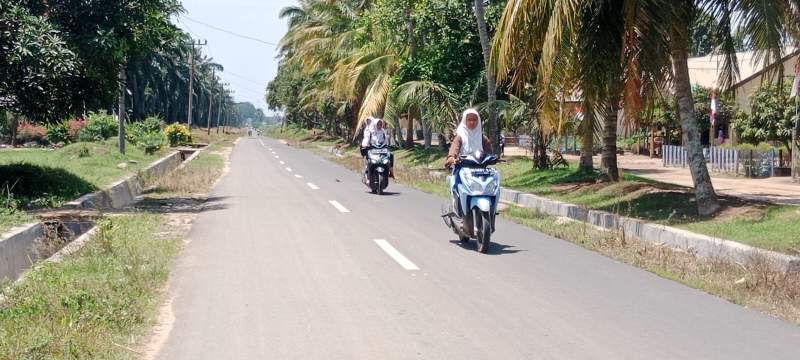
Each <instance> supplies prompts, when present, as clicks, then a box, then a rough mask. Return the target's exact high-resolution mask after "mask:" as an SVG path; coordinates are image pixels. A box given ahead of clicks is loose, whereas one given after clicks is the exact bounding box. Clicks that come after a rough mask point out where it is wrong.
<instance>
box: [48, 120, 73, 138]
mask: <svg viewBox="0 0 800 360" xmlns="http://www.w3.org/2000/svg"><path fill="white" fill-rule="evenodd" d="M47 141H48V142H49V143H51V144H66V143H69V142H70V138H69V124H68V123H67V122H66V121H62V122H60V123H55V124H50V125H47Z"/></svg>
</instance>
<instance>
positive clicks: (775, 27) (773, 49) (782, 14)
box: [666, 0, 800, 216]
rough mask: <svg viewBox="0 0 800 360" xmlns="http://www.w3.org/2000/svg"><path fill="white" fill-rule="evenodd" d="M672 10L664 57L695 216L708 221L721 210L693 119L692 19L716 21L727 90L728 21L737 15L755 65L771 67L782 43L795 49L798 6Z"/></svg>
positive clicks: (731, 64) (704, 0)
mask: <svg viewBox="0 0 800 360" xmlns="http://www.w3.org/2000/svg"><path fill="white" fill-rule="evenodd" d="M670 5H671V6H672V8H671V14H672V19H671V21H670V23H669V24H670V28H669V32H667V34H666V35H667V36H668V38H669V40H670V41H669V52H670V56H671V59H672V72H673V74H674V75H673V82H674V86H675V97H676V99H677V108H678V114H679V116H680V119H681V127H682V129H683V134H684V139H685V140H686V145H687V152H688V157H689V168H690V171H691V174H692V181H693V183H694V191H695V197H696V198H697V206H698V212H699V214H700V215H701V216H709V215H712V214H714V213H715V212H716V211H717V210H719V208H720V205H719V201H718V199H717V196H716V193H715V192H714V186H713V184H712V182H711V178H710V176H709V174H708V168H707V167H706V161H705V157H704V156H703V149H702V146H701V144H700V131H699V128H698V125H697V119H696V118H695V116H694V101H693V98H692V90H691V80H690V78H689V66H688V61H687V60H688V49H689V43H690V27H691V24H692V21H693V18H694V16H696V15H697V14H699V13H700V12H701V10H702V11H705V12H706V13H708V14H711V16H712V17H713V18H715V19H718V22H717V24H716V29H714V30H715V36H714V39H713V40H714V45H715V46H716V53H717V54H718V55H720V56H721V57H722V59H723V61H722V72H721V73H720V80H719V83H720V84H721V88H722V90H726V89H728V88H729V87H730V85H732V84H733V83H734V81H735V79H736V78H737V77H738V67H737V61H736V49H735V46H734V44H735V41H734V38H733V31H732V29H733V24H732V22H733V18H734V14H737V15H736V16H737V22H738V23H739V29H737V31H739V32H740V34H742V35H743V36H744V37H745V38H746V39H749V42H750V45H751V46H752V48H753V49H754V50H755V51H756V56H755V61H756V62H759V63H762V64H772V63H773V62H775V61H778V60H780V59H781V58H782V57H783V49H784V43H785V39H787V38H788V37H794V42H795V43H797V41H798V39H800V38H798V33H797V31H796V29H797V26H798V25H797V24H798V22H800V13H798V12H799V11H800V4H798V3H797V2H787V1H782V0H765V1H746V0H740V1H725V0H696V1H676V2H674V3H670ZM782 71H783V67H782V66H778V67H775V68H774V69H772V70H770V71H769V72H768V74H769V73H771V74H773V75H778V76H776V77H775V78H777V79H778V81H781V78H782V76H780V75H782V74H780V72H782Z"/></svg>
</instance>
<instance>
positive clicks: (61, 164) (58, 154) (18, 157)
mask: <svg viewBox="0 0 800 360" xmlns="http://www.w3.org/2000/svg"><path fill="white" fill-rule="evenodd" d="M168 151H169V150H166V149H165V150H163V151H161V152H158V153H156V154H145V153H144V151H142V150H141V149H139V148H137V147H135V146H128V147H127V151H126V154H125V155H122V154H120V153H119V151H118V150H117V144H116V141H115V140H107V141H104V142H95V143H76V144H71V145H68V146H65V147H63V148H61V149H58V150H45V149H19V150H4V151H0V194H2V195H3V196H2V198H3V200H2V201H0V207H2V208H4V209H5V210H4V211H0V233H2V232H4V231H6V230H8V229H9V228H11V227H14V226H17V225H21V224H23V223H25V222H27V221H30V220H31V217H30V216H27V215H26V214H25V212H24V211H25V210H33V209H41V208H56V207H60V206H61V205H63V203H65V202H67V201H71V200H74V199H76V198H78V197H79V196H81V195H83V194H86V193H89V192H92V191H95V190H97V189H100V188H103V187H106V186H108V185H110V184H111V183H113V182H114V181H116V180H119V179H121V178H123V177H124V176H126V175H129V174H132V173H135V172H136V171H138V170H140V169H142V168H143V167H145V166H147V165H148V164H150V163H151V162H153V161H155V160H157V159H158V158H160V157H161V156H163V155H164V154H166V153H167V152H168ZM120 164H123V165H120Z"/></svg>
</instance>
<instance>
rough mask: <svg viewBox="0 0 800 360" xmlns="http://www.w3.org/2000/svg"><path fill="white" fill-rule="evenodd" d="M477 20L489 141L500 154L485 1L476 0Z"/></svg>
mask: <svg viewBox="0 0 800 360" xmlns="http://www.w3.org/2000/svg"><path fill="white" fill-rule="evenodd" d="M475 19H476V20H477V22H478V35H479V36H480V39H481V49H482V50H483V64H484V67H485V69H486V93H487V95H488V99H489V104H490V105H489V123H488V124H487V126H486V127H487V128H488V130H489V139H491V142H492V153H494V154H499V153H500V133H499V131H498V127H497V111H495V108H494V104H495V101H497V76H496V75H495V72H494V68H493V67H492V66H491V64H490V60H491V59H490V54H491V51H492V47H491V45H490V44H489V29H488V27H487V26H486V15H485V11H484V8H483V0H475Z"/></svg>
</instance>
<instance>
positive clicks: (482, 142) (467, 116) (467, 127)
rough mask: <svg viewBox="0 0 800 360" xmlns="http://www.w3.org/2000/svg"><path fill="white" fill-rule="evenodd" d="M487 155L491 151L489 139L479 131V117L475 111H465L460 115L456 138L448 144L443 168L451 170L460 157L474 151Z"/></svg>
mask: <svg viewBox="0 0 800 360" xmlns="http://www.w3.org/2000/svg"><path fill="white" fill-rule="evenodd" d="M478 150H480V151H482V152H484V153H488V152H490V151H491V150H492V144H491V142H489V138H487V137H486V136H483V131H482V129H481V115H480V114H479V113H478V111H477V110H475V109H467V110H465V111H464V113H463V114H462V115H461V123H460V124H458V128H457V129H456V136H455V138H453V143H452V144H450V151H449V152H448V153H447V158H446V159H445V163H444V166H445V167H446V168H448V169H449V168H451V167H453V165H457V164H458V159H459V157H460V156H461V155H470V154H472V153H474V152H475V151H478Z"/></svg>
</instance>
